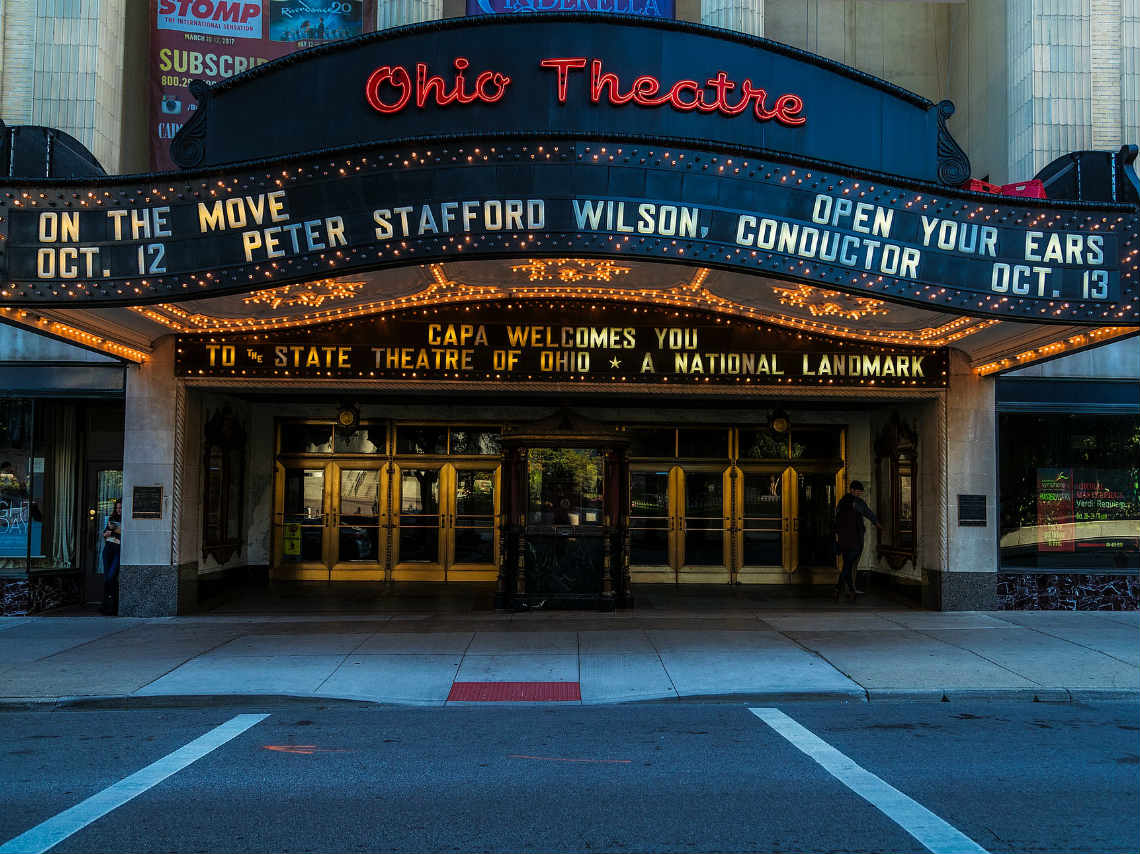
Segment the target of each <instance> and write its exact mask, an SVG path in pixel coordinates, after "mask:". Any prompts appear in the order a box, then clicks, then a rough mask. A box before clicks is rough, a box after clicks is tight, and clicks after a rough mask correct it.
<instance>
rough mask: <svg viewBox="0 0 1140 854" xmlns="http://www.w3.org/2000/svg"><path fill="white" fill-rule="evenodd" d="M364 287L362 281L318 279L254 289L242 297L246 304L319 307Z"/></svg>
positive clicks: (353, 293) (349, 295)
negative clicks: (258, 289) (297, 283)
mask: <svg viewBox="0 0 1140 854" xmlns="http://www.w3.org/2000/svg"><path fill="white" fill-rule="evenodd" d="M362 287H364V282H346V281H343V280H340V279H319V280H317V281H315V282H305V283H304V284H299V285H282V286H281V287H279V288H266V289H265V290H262V291H254V292H253V293H252V294H250V295H249V296H247V297H243V298H242V302H243V303H245V304H246V305H268V306H269V307H270V308H282V307H286V308H287V307H289V306H296V305H302V306H306V307H308V308H319V307H320V306H322V305H324V304H325V302H326V301H330V302H331V301H335V300H346V299H352V298H353V297H356V296H357V295H358V294H359V291H360V289H361V288H362Z"/></svg>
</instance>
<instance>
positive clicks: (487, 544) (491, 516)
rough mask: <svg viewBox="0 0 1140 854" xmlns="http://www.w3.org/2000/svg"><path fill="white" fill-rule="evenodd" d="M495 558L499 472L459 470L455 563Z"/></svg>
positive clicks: (456, 479)
mask: <svg viewBox="0 0 1140 854" xmlns="http://www.w3.org/2000/svg"><path fill="white" fill-rule="evenodd" d="M494 559H495V472H494V471H493V470H491V471H479V470H466V469H460V470H458V471H456V473H455V563H492V562H493V561H494Z"/></svg>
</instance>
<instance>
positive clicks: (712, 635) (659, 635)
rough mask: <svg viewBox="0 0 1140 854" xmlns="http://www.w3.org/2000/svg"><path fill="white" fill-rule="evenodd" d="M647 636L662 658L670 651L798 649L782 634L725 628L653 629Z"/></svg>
mask: <svg viewBox="0 0 1140 854" xmlns="http://www.w3.org/2000/svg"><path fill="white" fill-rule="evenodd" d="M647 635H648V637H649V641H650V643H652V644H653V648H654V649H655V650H657V652H659V653H661V654H662V655H664V654H665V653H667V652H704V651H721V652H726V653H727V652H733V651H739V652H752V651H763V650H766V649H769V648H773V647H776V648H783V647H785V646H787V647H794V646H795V644H794V643H791V642H790V641H789V640H788V639H787V638H785V637H784V636H783V635H782V634H781V633H780V632H766V631H750V632H744V631H733V630H725V629H708V630H705V631H696V630H693V629H692V628H689V629H684V630H677V629H664V630H652V629H651V630H649V631H648V632H647Z"/></svg>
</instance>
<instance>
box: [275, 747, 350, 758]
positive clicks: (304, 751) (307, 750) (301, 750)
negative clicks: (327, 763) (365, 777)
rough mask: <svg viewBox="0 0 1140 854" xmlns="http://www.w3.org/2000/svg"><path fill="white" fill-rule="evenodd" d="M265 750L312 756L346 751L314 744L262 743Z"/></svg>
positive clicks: (341, 748) (345, 751) (346, 751)
mask: <svg viewBox="0 0 1140 854" xmlns="http://www.w3.org/2000/svg"><path fill="white" fill-rule="evenodd" d="M262 748H263V749H265V750H272V751H273V752H274V753H297V754H300V755H301V756H312V755H313V754H314V753H348V750H346V749H345V748H343V747H317V746H316V745H315V744H263V745H262Z"/></svg>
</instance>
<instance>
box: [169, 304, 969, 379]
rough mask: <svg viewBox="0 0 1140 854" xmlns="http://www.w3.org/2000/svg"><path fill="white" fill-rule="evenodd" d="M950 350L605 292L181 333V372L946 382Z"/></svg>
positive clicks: (177, 352) (324, 376)
mask: <svg viewBox="0 0 1140 854" xmlns="http://www.w3.org/2000/svg"><path fill="white" fill-rule="evenodd" d="M947 370H948V358H947V353H946V350H945V349H929V348H926V349H923V348H914V347H891V346H884V345H874V344H862V343H854V342H850V341H844V340H840V339H832V338H827V337H823V336H813V335H809V334H806V333H802V332H791V331H788V330H782V329H778V328H776V327H770V326H763V325H758V324H756V323H755V322H748V321H740V320H734V319H729V318H724V317H717V316H714V315H710V314H705V313H702V312H691V311H679V310H677V309H672V308H669V309H665V308H644V307H643V308H641V309H639V310H638V311H637V312H636V313H631V312H629V311H628V308H627V307H625V306H621V305H607V304H605V303H601V302H591V303H575V302H573V301H567V302H558V303H556V302H549V303H546V302H541V301H540V302H537V303H530V302H528V303H527V304H521V305H515V304H508V303H502V302H489V303H482V304H475V305H467V306H463V307H462V308H453V309H439V310H435V309H433V310H432V311H431V312H424V311H417V310H406V311H403V312H395V313H393V314H390V315H384V316H379V317H375V318H368V319H358V320H352V321H341V322H337V323H331V324H326V325H322V326H317V327H308V328H306V329H305V330H304V331H303V332H293V331H288V330H282V331H279V332H277V333H274V334H270V335H266V334H265V333H256V334H254V333H250V334H232V335H217V334H212V335H179V336H178V338H177V342H176V345H175V373H176V374H177V375H178V376H184V377H203V376H208V377H278V378H291V379H405V380H423V379H437V380H438V379H444V380H484V381H485V380H498V381H502V382H506V383H510V382H514V381H520V380H530V381H533V380H549V381H583V380H588V381H594V382H618V383H628V382H633V383H671V384H684V383H715V384H733V385H747V384H754V385H827V386H864V387H866V386H873V387H889V388H944V387H945V386H946V382H947Z"/></svg>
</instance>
